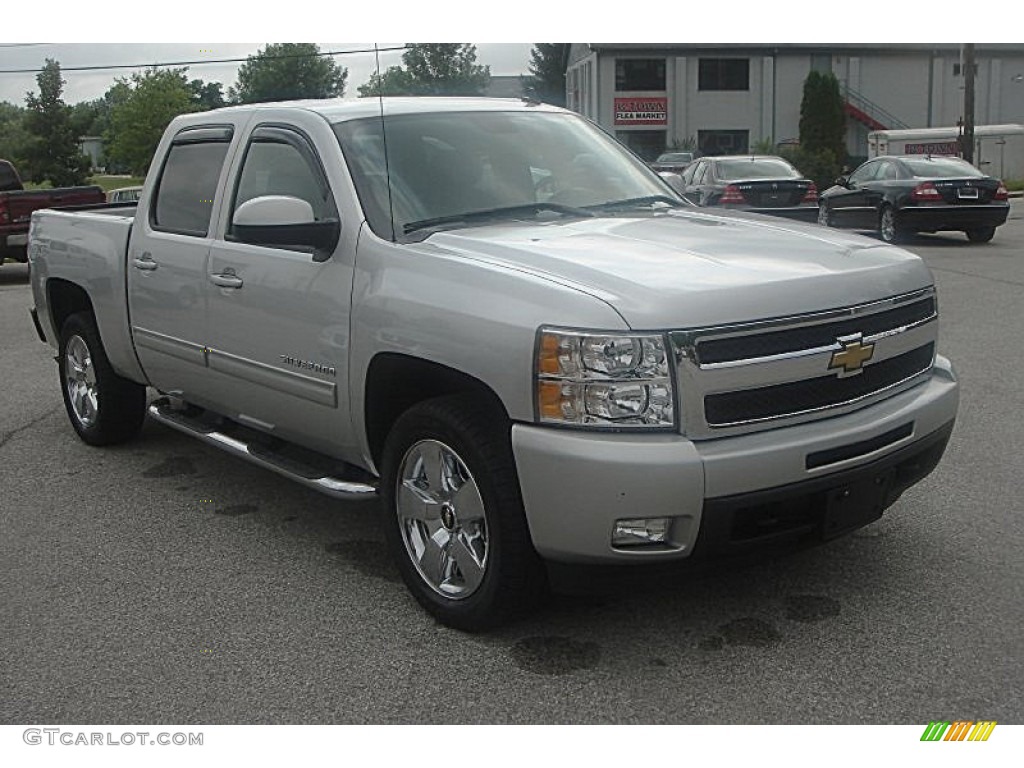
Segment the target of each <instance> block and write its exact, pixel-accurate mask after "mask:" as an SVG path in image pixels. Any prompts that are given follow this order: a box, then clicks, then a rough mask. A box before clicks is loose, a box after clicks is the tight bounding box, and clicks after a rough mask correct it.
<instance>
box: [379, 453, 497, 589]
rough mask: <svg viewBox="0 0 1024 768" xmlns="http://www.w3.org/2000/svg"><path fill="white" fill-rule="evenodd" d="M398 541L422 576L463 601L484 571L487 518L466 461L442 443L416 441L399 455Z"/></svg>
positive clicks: (396, 504)
mask: <svg viewBox="0 0 1024 768" xmlns="http://www.w3.org/2000/svg"><path fill="white" fill-rule="evenodd" d="M395 507H396V512H397V514H398V524H399V529H400V531H401V537H402V542H403V543H404V544H405V550H406V553H407V554H408V556H409V558H410V560H411V561H412V564H413V565H414V566H415V568H416V571H417V572H418V573H419V575H420V577H421V578H422V579H423V581H424V582H425V583H426V584H427V585H428V586H429V587H430V588H431V589H432V590H433V591H434V592H436V593H437V594H439V595H442V596H443V597H446V598H449V599H453V600H462V599H465V598H467V597H469V596H470V595H472V594H473V593H474V592H476V590H477V589H479V587H480V584H481V582H482V581H483V578H484V574H485V572H486V570H487V554H488V537H487V519H486V516H485V514H484V503H483V499H482V497H481V496H480V489H479V487H478V486H477V483H476V481H475V480H474V479H473V476H472V474H470V472H469V470H468V469H467V467H466V464H465V463H464V462H463V461H462V459H461V458H459V456H458V454H457V453H455V451H453V450H452V449H451V448H449V447H448V446H447V445H445V444H444V443H442V442H440V441H438V440H420V441H419V442H417V443H415V444H413V445H412V447H410V448H409V450H408V451H406V453H405V456H404V457H403V458H402V461H401V465H400V467H399V471H398V477H397V482H396V486H395Z"/></svg>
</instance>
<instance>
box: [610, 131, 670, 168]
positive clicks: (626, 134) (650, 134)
mask: <svg viewBox="0 0 1024 768" xmlns="http://www.w3.org/2000/svg"><path fill="white" fill-rule="evenodd" d="M615 138H617V139H618V140H619V141H620V142H622V143H623V144H625V145H626V146H627V147H629V148H630V149H631V150H633V151H634V152H636V153H637V154H638V155H640V157H641V158H642V159H643V160H647V161H648V162H650V161H652V160H654V159H655V158H656V157H657V156H658V155H660V154H661V153H662V152H664V151H665V132H664V131H616V132H615Z"/></svg>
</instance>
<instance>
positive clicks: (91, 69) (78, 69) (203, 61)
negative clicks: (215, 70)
mask: <svg viewBox="0 0 1024 768" xmlns="http://www.w3.org/2000/svg"><path fill="white" fill-rule="evenodd" d="M18 45H37V43H31V44H30V43H19V44H18ZM39 45H42V43H39ZM407 47H408V46H405V45H396V46H392V47H390V48H380V49H379V50H380V51H404V50H405V49H406V48H407ZM376 50H378V49H374V48H357V49H354V50H351V51H319V52H317V53H315V54H308V53H286V54H281V55H275V56H264V58H269V59H305V58H308V57H310V56H350V55H352V54H356V53H375V51H376ZM249 58H250V57H249V56H246V57H245V58H240V59H201V60H198V61H164V62H153V63H145V64H103V65H94V66H87V67H64V66H62V67H61V68H60V71H61V73H62V74H63V73H64V72H99V71H104V70H108V69H149V68H150V67H152V68H156V67H184V66H189V67H193V66H203V65H205V64H237V63H239V62H245V61H248V60H249ZM42 71H43V70H42V69H0V75H34V74H38V73H39V72H42Z"/></svg>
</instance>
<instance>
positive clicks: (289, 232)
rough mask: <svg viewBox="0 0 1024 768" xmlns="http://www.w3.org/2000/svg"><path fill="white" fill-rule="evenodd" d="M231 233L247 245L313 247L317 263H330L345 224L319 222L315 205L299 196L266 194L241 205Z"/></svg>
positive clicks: (314, 258)
mask: <svg viewBox="0 0 1024 768" xmlns="http://www.w3.org/2000/svg"><path fill="white" fill-rule="evenodd" d="M231 231H232V234H234V235H235V237H237V238H238V239H239V240H241V241H242V242H243V243H251V244H253V245H267V246H280V247H283V248H287V247H293V248H295V247H298V248H312V249H313V251H314V252H313V261H327V259H329V258H330V257H331V253H332V252H333V251H334V248H335V247H336V246H337V244H338V238H339V237H340V235H341V222H339V221H338V220H337V219H323V220H322V221H317V220H316V218H315V216H314V214H313V206H311V205H310V204H309V203H308V202H306V201H305V200H301V199H299V198H297V197H291V196H288V195H264V196H262V197H254V198H253V199H252V200H246V201H245V202H244V203H242V204H241V205H240V206H238V210H237V211H235V216H234V218H233V219H232V220H231Z"/></svg>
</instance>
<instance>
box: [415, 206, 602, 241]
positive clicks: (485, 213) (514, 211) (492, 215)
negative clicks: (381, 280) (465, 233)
mask: <svg viewBox="0 0 1024 768" xmlns="http://www.w3.org/2000/svg"><path fill="white" fill-rule="evenodd" d="M541 211H552V212H554V213H560V214H563V215H565V216H582V217H586V218H591V217H593V216H594V215H595V214H594V213H593V211H588V210H585V209H583V208H574V207H573V206H571V205H561V204H560V203H526V204H525V205H510V206H507V207H504V208H487V209H484V210H481V211H467V212H466V213H454V214H452V215H450V216H435V217H434V218H432V219H420V220H419V221H410V222H409V223H408V224H406V225H405V226H403V227H402V232H404V233H405V234H407V235H408V234H409V233H410V232H415V231H416V230H418V229H429V228H430V227H439V226H443V225H445V224H461V223H469V222H473V221H486V220H487V219H505V218H515V217H516V216H521V215H522V214H524V213H540V212H541Z"/></svg>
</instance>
